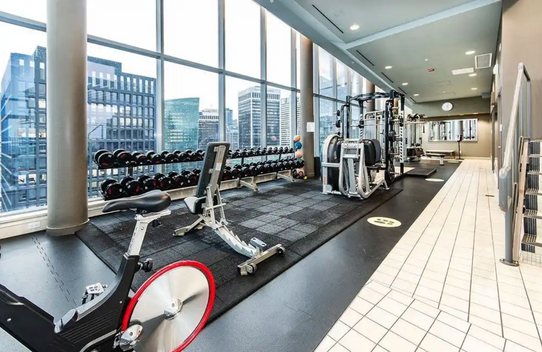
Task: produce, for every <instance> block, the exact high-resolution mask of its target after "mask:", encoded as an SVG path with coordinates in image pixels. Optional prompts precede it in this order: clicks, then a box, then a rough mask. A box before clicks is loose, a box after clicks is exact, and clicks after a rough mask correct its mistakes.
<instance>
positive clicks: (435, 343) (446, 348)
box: [420, 334, 481, 352]
mask: <svg viewBox="0 0 542 352" xmlns="http://www.w3.org/2000/svg"><path fill="white" fill-rule="evenodd" d="M420 347H421V348H423V349H424V350H426V351H431V352H433V351H435V352H458V351H459V348H457V347H456V346H454V345H452V344H451V343H449V342H446V341H444V340H441V339H439V338H438V337H436V336H435V335H432V334H427V335H425V338H424V339H423V341H422V343H421V344H420ZM480 352H481V351H480Z"/></svg>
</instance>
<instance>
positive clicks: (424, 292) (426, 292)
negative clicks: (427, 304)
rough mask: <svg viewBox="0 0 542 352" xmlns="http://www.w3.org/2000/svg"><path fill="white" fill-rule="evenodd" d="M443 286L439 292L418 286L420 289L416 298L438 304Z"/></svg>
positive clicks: (416, 292) (417, 290)
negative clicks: (419, 297)
mask: <svg viewBox="0 0 542 352" xmlns="http://www.w3.org/2000/svg"><path fill="white" fill-rule="evenodd" d="M441 290H442V286H441V287H440V288H439V289H438V291H437V290H435V289H431V288H429V287H426V286H423V285H422V284H420V285H418V288H417V289H416V291H415V292H414V294H415V295H416V296H421V297H424V298H425V299H428V300H430V301H435V302H438V301H439V300H440V296H441V294H442V291H441Z"/></svg>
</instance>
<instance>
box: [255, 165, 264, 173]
mask: <svg viewBox="0 0 542 352" xmlns="http://www.w3.org/2000/svg"><path fill="white" fill-rule="evenodd" d="M263 173H264V167H263V165H262V164H260V165H258V166H256V175H261V174H263Z"/></svg>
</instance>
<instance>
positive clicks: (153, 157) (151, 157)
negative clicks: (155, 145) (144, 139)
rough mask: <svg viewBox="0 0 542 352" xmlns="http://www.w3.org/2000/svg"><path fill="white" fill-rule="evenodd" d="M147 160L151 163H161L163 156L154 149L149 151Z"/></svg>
mask: <svg viewBox="0 0 542 352" xmlns="http://www.w3.org/2000/svg"><path fill="white" fill-rule="evenodd" d="M147 162H148V163H149V164H161V163H162V156H161V155H160V154H156V153H155V152H154V150H151V151H148V152H147Z"/></svg>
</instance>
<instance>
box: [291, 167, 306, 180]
mask: <svg viewBox="0 0 542 352" xmlns="http://www.w3.org/2000/svg"><path fill="white" fill-rule="evenodd" d="M292 177H293V178H298V179H304V178H305V171H303V170H297V169H294V170H292Z"/></svg>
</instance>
